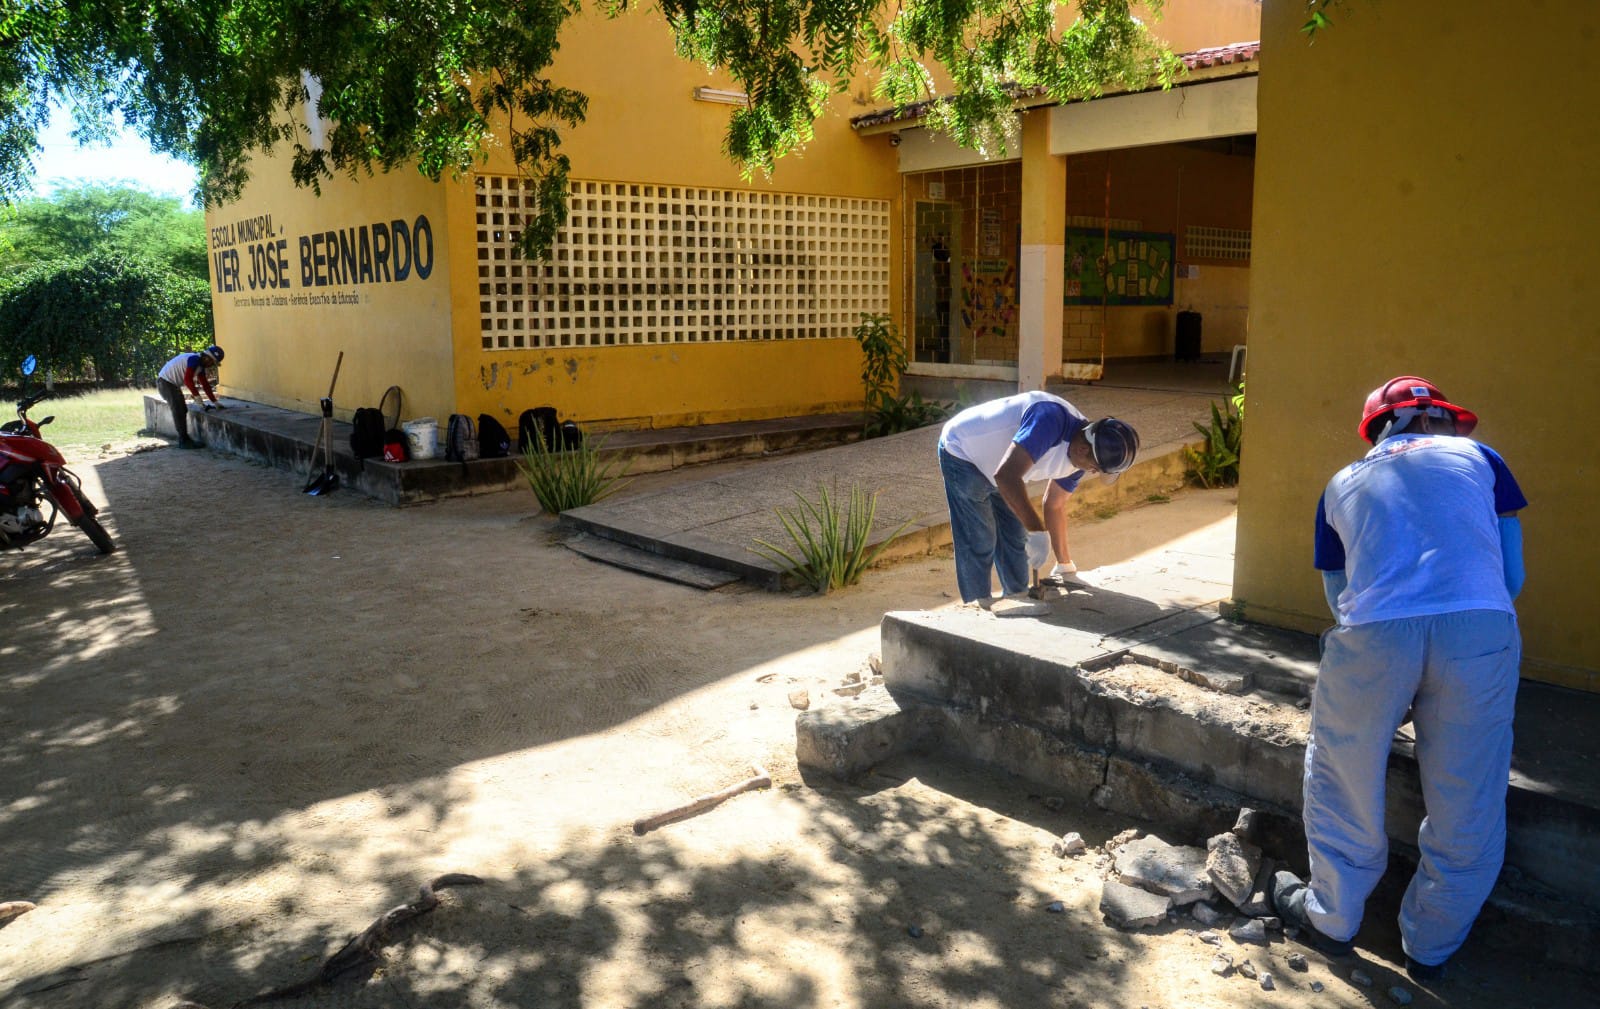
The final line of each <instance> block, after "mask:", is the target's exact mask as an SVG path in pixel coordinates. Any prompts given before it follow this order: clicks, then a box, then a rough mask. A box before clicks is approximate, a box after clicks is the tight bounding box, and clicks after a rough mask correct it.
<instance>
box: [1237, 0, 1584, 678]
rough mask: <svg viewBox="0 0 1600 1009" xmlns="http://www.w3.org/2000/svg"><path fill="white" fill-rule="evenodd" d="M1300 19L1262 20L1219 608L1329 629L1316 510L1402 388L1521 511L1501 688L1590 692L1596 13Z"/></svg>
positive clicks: (1283, 9) (1538, 8)
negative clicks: (1524, 684) (1515, 678)
mask: <svg viewBox="0 0 1600 1009" xmlns="http://www.w3.org/2000/svg"><path fill="white" fill-rule="evenodd" d="M1303 19H1304V5H1303V4H1301V3H1300V2H1298V0H1269V2H1268V3H1267V6H1266V9H1265V14H1264V17H1263V31H1262V37H1263V45H1262V49H1263V72H1262V77H1261V91H1260V106H1259V112H1260V132H1259V146H1258V152H1257V165H1256V203H1255V243H1254V249H1253V252H1254V261H1253V276H1252V278H1251V293H1250V304H1251V317H1252V318H1251V334H1250V335H1251V339H1250V348H1251V349H1250V372H1249V383H1248V397H1249V398H1248V402H1247V404H1246V415H1247V417H1248V425H1247V433H1246V435H1245V443H1246V448H1245V452H1244V460H1243V473H1242V480H1241V486H1240V491H1239V531H1238V554H1237V561H1236V568H1235V576H1234V591H1235V594H1236V597H1237V599H1238V600H1239V601H1240V602H1241V603H1242V604H1243V608H1244V614H1245V616H1246V617H1247V618H1251V619H1262V620H1267V621H1270V622H1274V623H1281V624H1287V625H1296V626H1304V627H1320V626H1325V625H1326V624H1327V623H1328V622H1329V620H1330V618H1329V617H1328V615H1327V611H1326V606H1325V604H1324V603H1323V600H1322V594H1321V591H1320V582H1319V580H1318V576H1317V575H1316V573H1315V572H1314V571H1313V570H1312V568H1311V549H1312V543H1311V524H1312V518H1313V514H1314V510H1315V507H1316V501H1317V497H1318V495H1319V494H1320V493H1321V491H1322V489H1323V487H1324V485H1325V483H1326V481H1327V479H1328V477H1329V476H1330V475H1331V474H1332V473H1333V472H1334V471H1336V470H1337V469H1338V468H1339V467H1340V466H1342V465H1344V464H1346V463H1348V462H1350V461H1351V460H1353V459H1355V458H1357V457H1358V456H1359V455H1360V454H1361V453H1362V450H1363V449H1364V447H1365V443H1364V442H1362V441H1360V440H1359V439H1358V437H1357V436H1356V434H1355V425H1356V422H1357V420H1358V419H1359V416H1360V410H1361V405H1362V401H1363V399H1364V398H1365V396H1366V394H1367V393H1368V392H1369V391H1370V390H1371V389H1372V388H1374V387H1375V386H1377V385H1379V384H1380V383H1381V382H1383V381H1385V380H1386V379H1388V378H1390V377H1392V376H1394V375H1397V374H1405V373H1416V374H1420V375H1423V376H1425V377H1427V378H1429V379H1431V380H1432V381H1434V382H1435V383H1437V384H1438V385H1439V386H1440V387H1442V388H1443V389H1444V390H1445V392H1446V393H1447V394H1449V396H1450V397H1451V398H1452V400H1454V401H1456V402H1458V403H1461V404H1462V405H1464V406H1467V407H1469V408H1471V409H1473V410H1476V411H1477V412H1478V413H1479V415H1480V416H1481V418H1482V421H1481V423H1480V425H1479V427H1478V431H1477V434H1476V436H1477V437H1478V438H1480V440H1482V441H1484V442H1485V443H1487V444H1489V445H1492V446H1493V447H1495V448H1496V449H1497V450H1499V451H1500V453H1501V454H1502V455H1503V456H1504V457H1505V459H1506V461H1507V462H1508V464H1509V465H1510V466H1511V468H1512V470H1513V472H1515V474H1516V475H1517V478H1518V480H1519V481H1520V482H1521V484H1522V487H1523V489H1524V491H1525V492H1526V493H1527V496H1528V499H1529V501H1530V506H1529V508H1528V510H1527V511H1526V512H1524V513H1523V523H1524V532H1525V537H1526V552H1527V569H1528V581H1527V587H1526V588H1525V590H1524V591H1523V594H1522V596H1521V598H1520V599H1519V600H1518V611H1519V614H1520V619H1521V624H1522V628H1523V633H1524V655H1525V662H1524V667H1523V671H1524V674H1525V675H1528V676H1530V677H1534V678H1537V679H1543V680H1548V681H1551V682H1557V683H1564V684H1568V685H1572V686H1579V687H1584V688H1587V689H1591V690H1593V689H1600V671H1597V669H1600V623H1597V622H1596V620H1595V619H1594V607H1595V598H1596V596H1595V591H1594V588H1593V586H1594V579H1595V572H1596V571H1597V570H1600V538H1597V537H1596V536H1594V535H1592V534H1591V533H1590V527H1591V526H1592V524H1593V522H1592V518H1591V513H1592V511H1593V506H1594V501H1595V500H1596V495H1597V491H1600V476H1597V472H1596V463H1595V460H1596V459H1597V458H1600V454H1597V453H1596V451H1595V450H1594V448H1593V446H1592V444H1591V438H1590V435H1589V432H1588V425H1587V424H1586V423H1585V419H1586V416H1587V409H1588V407H1589V406H1590V405H1591V404H1593V403H1594V402H1595V399H1596V393H1595V388H1596V378H1597V376H1600V350H1597V348H1600V315H1597V313H1596V312H1595V310H1594V306H1593V299H1592V298H1590V297H1589V291H1590V289H1591V287H1592V286H1593V274H1594V267H1595V263H1596V257H1595V252H1594V230H1595V222H1596V221H1597V220H1600V188H1597V187H1596V186H1595V184H1594V179H1595V165H1596V164H1600V130H1597V129H1596V128H1595V116H1594V114H1593V111H1592V110H1593V107H1594V105H1595V103H1596V99H1600V80H1597V78H1596V77H1595V74H1594V71H1593V67H1592V66H1591V62H1592V61H1591V60H1590V56H1591V49H1592V47H1593V40H1594V39H1595V38H1596V37H1597V36H1600V7H1596V6H1594V5H1590V4H1528V5H1518V6H1517V7H1516V8H1515V10H1514V11H1513V10H1510V9H1508V8H1507V7H1506V6H1505V5H1504V4H1502V3H1498V2H1494V0H1460V2H1458V3H1453V4H1449V5H1446V6H1444V7H1438V6H1435V5H1425V4H1384V5H1382V6H1381V7H1377V6H1370V5H1362V4H1357V5H1352V6H1350V7H1347V8H1346V9H1345V13H1344V15H1343V16H1342V17H1340V18H1339V19H1338V20H1337V22H1336V24H1335V26H1334V28H1333V29H1332V30H1330V31H1328V32H1325V33H1323V34H1321V35H1319V36H1318V38H1317V41H1316V44H1315V45H1313V46H1308V45H1307V44H1306V42H1305V39H1304V37H1303V36H1301V35H1300V34H1299V33H1298V28H1299V26H1300V23H1301V22H1302V21H1303ZM1508 19H1509V22H1510V24H1509V25H1508ZM1508 30H1512V31H1514V34H1515V36H1516V37H1517V38H1519V39H1534V40H1537V62H1538V72H1537V73H1534V74H1526V73H1520V72H1512V71H1511V70H1510V69H1509V68H1508V66H1507V64H1506V58H1507V51H1506V48H1505V41H1506V37H1507V32H1508Z"/></svg>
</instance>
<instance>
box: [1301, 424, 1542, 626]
mask: <svg viewBox="0 0 1600 1009" xmlns="http://www.w3.org/2000/svg"><path fill="white" fill-rule="evenodd" d="M1527 504H1528V501H1527V498H1525V497H1523V495H1522V489H1521V488H1520V487H1519V486H1518V485H1517V481H1516V478H1515V477H1513V476H1512V475H1511V471H1510V469H1508V468H1507V467H1506V464H1505V461H1504V460H1502V459H1501V458H1500V456H1499V455H1498V454H1497V453H1496V452H1495V451H1494V449H1491V448H1489V447H1488V446H1487V445H1481V444H1479V443H1478V442H1475V441H1473V440H1472V439H1470V438H1461V437H1453V436H1443V435H1424V434H1403V435H1396V436H1395V437H1393V438H1385V439H1384V440H1383V441H1382V442H1380V443H1378V444H1377V445H1375V446H1373V449H1372V451H1370V452H1368V453H1367V454H1366V457H1365V458H1363V459H1360V460H1358V461H1356V462H1354V463H1351V464H1350V465H1349V466H1346V467H1345V468H1344V469H1342V470H1340V471H1339V472H1338V473H1336V474H1334V477H1333V479H1332V480H1330V481H1328V487H1327V489H1326V490H1325V491H1323V493H1322V498H1321V499H1320V500H1319V501H1318V502H1317V524H1316V559H1315V563H1316V566H1317V568H1318V569H1320V570H1323V571H1339V570H1341V569H1342V570H1344V571H1345V573H1346V576H1347V579H1348V584H1347V585H1346V587H1345V589H1344V591H1342V592H1340V593H1339V598H1338V600H1337V614H1336V615H1337V616H1338V618H1339V623H1340V624H1343V625H1346V626H1350V625H1355V624H1365V623H1372V622H1374V621H1378V620H1400V619H1404V618H1407V617H1422V616H1431V615H1434V614H1439V613H1455V612H1458V611H1461V610H1501V611H1505V612H1508V613H1514V612H1516V611H1515V609H1514V608H1513V606H1512V603H1511V593H1510V592H1509V591H1508V590H1507V589H1506V576H1505V569H1504V565H1503V558H1502V555H1501V549H1500V527H1499V522H1498V518H1497V516H1498V515H1499V514H1501V513H1503V512H1513V511H1518V510H1520V509H1522V508H1525V507H1527Z"/></svg>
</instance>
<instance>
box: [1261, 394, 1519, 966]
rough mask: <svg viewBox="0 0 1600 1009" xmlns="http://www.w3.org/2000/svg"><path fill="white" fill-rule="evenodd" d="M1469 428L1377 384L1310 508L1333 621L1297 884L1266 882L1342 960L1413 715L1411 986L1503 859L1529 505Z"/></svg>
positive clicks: (1307, 931) (1378, 868) (1462, 936)
mask: <svg viewBox="0 0 1600 1009" xmlns="http://www.w3.org/2000/svg"><path fill="white" fill-rule="evenodd" d="M1477 421H1478V418H1477V416H1476V415H1474V414H1473V413H1472V412H1471V411H1469V410H1466V409H1463V408H1462V407H1459V406H1456V405H1455V404H1453V403H1451V402H1449V401H1448V400H1447V399H1446V398H1445V396H1444V394H1443V393H1442V392H1440V391H1439V389H1438V387H1437V386H1435V385H1433V384H1432V383H1431V382H1428V381H1427V380H1425V379H1421V378H1417V377H1416V376H1412V375H1405V376H1401V377H1399V378H1395V379H1393V380H1391V381H1389V382H1387V383H1385V384H1384V385H1382V386H1380V387H1379V388H1378V389H1376V390H1374V391H1373V392H1372V394H1371V395H1370V396H1368V397H1367V402H1366V406H1365V409H1364V411H1363V415H1362V418H1361V426H1360V433H1361V436H1362V437H1363V438H1365V439H1366V440H1367V441H1369V442H1371V443H1373V448H1372V450H1371V451H1369V452H1368V453H1367V454H1366V456H1365V457H1363V458H1362V459H1360V460H1358V461H1357V462H1354V463H1352V464H1350V465H1349V466H1346V467H1345V468H1344V469H1342V470H1340V471H1339V472H1338V473H1337V474H1335V475H1334V477H1333V479H1332V480H1330V481H1329V482H1328V486H1327V489H1326V490H1325V491H1324V492H1323V494H1322V497H1321V499H1320V500H1319V501H1318V502H1317V516H1316V545H1315V565H1316V567H1317V568H1318V570H1320V571H1321V572H1322V579H1323V588H1324V591H1325V594H1326V596H1327V599H1328V606H1329V608H1330V609H1331V610H1332V611H1333V614H1334V616H1335V617H1336V618H1337V620H1338V624H1337V626H1335V627H1333V628H1332V629H1330V630H1329V631H1328V632H1327V633H1326V634H1325V635H1324V636H1323V639H1322V661H1321V665H1320V668H1319V669H1318V673H1317V684H1316V689H1315V692H1314V695H1313V698H1312V706H1311V733H1310V737H1309V739H1308V741H1307V745H1306V773H1305V790H1304V801H1305V810H1304V817H1305V830H1306V841H1307V846H1308V848H1309V854H1310V864H1311V879H1310V882H1309V885H1308V884H1306V883H1303V882H1301V881H1300V879H1299V878H1298V877H1296V876H1294V875H1293V874H1292V873H1289V872H1279V873H1278V874H1277V875H1276V877H1275V878H1274V880H1273V887H1272V896H1273V899H1274V902H1275V904H1276V906H1277V908H1278V911H1279V914H1280V916H1282V917H1283V919H1284V921H1285V922H1286V923H1287V924H1291V925H1296V926H1298V927H1299V928H1300V929H1301V936H1302V938H1304V939H1306V940H1307V941H1308V942H1309V943H1310V944H1311V945H1313V946H1316V947H1318V948H1320V949H1322V950H1323V951H1324V952H1327V953H1330V954H1332V955H1341V954H1344V953H1348V952H1349V951H1350V949H1351V948H1352V940H1353V939H1354V937H1355V934H1356V931H1357V930H1358V929H1359V927H1360V925H1361V918H1362V910H1363V907H1364V905H1365V903H1366V900H1367V897H1368V896H1369V895H1370V894H1371V893H1372V890H1373V888H1374V887H1375V886H1376V885H1377V883H1378V880H1379V878H1380V877H1381V876H1382V875H1383V872H1384V870H1385V868H1386V867H1387V866H1388V834H1387V832H1386V831H1385V829H1384V781H1385V774H1386V771H1387V768H1388V761H1389V750H1390V747H1391V744H1392V741H1393V739H1394V734H1395V731H1396V730H1397V729H1398V728H1399V727H1400V726H1401V725H1402V724H1404V722H1405V721H1406V719H1407V717H1408V713H1409V718H1410V720H1411V721H1412V723H1413V725H1414V727H1415V731H1416V756H1417V764H1418V768H1419V770H1420V773H1421V777H1422V792H1423V797H1424V801H1425V804H1426V807H1427V808H1426V813H1427V815H1426V817H1425V818H1424V819H1423V821H1422V828H1421V830H1420V831H1419V833H1418V836H1417V847H1418V849H1419V850H1420V852H1421V863H1420V865H1419V866H1418V868H1417V872H1416V874H1415V876H1413V878H1412V879H1411V882H1410V885H1409V886H1408V887H1407V889H1406V893H1405V898H1404V901H1403V903H1402V904H1401V908H1400V935H1401V942H1402V945H1403V946H1404V948H1405V954H1406V968H1407V970H1408V971H1409V972H1410V974H1411V976H1412V977H1413V979H1416V980H1421V981H1426V980H1430V979H1433V978H1436V977H1438V976H1439V975H1440V974H1442V972H1443V969H1444V964H1445V961H1446V960H1448V959H1449V957H1450V955H1451V954H1452V953H1454V952H1455V951H1456V950H1457V949H1458V948H1459V947H1460V946H1461V944H1462V943H1463V942H1464V941H1465V940H1466V937H1467V932H1468V930H1469V929H1470V928H1471V927H1472V923H1473V921H1474V920H1475V919H1476V918H1477V916H1478V911H1479V910H1480V908H1481V907H1482V906H1483V902H1484V900H1485V899H1486V898H1487V897H1488V895H1489V891H1490V889H1491V888H1492V887H1493V886H1494V882H1495V879H1496V877H1497V876H1498V875H1499V873H1500V867H1501V862H1502V861H1503V859H1504V856H1505V836H1506V826H1505V824H1506V789H1507V782H1508V780H1509V775H1510V769H1511V723H1512V718H1513V715H1514V714H1515V703H1516V694H1517V679H1518V666H1519V664H1520V660H1521V653H1522V639H1521V635H1520V633H1519V631H1518V629H1517V615H1516V610H1515V609H1514V607H1513V604H1512V600H1514V599H1515V598H1516V596H1517V593H1518V592H1519V591H1520V590H1521V588H1522V582H1523V577H1524V575H1523V562H1522V528H1521V524H1520V520H1519V519H1518V517H1517V513H1518V512H1519V511H1521V510H1522V509H1523V508H1524V507H1526V506H1527V503H1528V502H1527V499H1526V498H1524V497H1523V494H1522V490H1521V488H1520V487H1519V486H1518V485H1517V481H1516V478H1515V477H1513V476H1512V475H1511V470H1510V469H1509V468H1508V467H1507V466H1506V464H1505V461H1504V460H1502V459H1501V458H1500V456H1499V455H1498V454H1497V453H1496V452H1495V451H1494V450H1493V449H1491V448H1489V447H1488V446H1487V445H1483V444H1480V443H1479V442H1476V441H1473V440H1472V439H1470V438H1468V437H1467V435H1468V434H1470V433H1471V431H1472V430H1473V428H1474V427H1475V426H1476V424H1477Z"/></svg>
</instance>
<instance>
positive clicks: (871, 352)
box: [855, 312, 951, 438]
mask: <svg viewBox="0 0 1600 1009" xmlns="http://www.w3.org/2000/svg"><path fill="white" fill-rule="evenodd" d="M855 336H856V341H857V342H858V343H860V344H861V356H862V364H861V385H862V388H863V389H864V390H865V391H866V397H867V422H866V426H865V427H864V428H863V429H862V435H863V436H864V437H867V438H880V437H882V436H884V435H888V434H899V433H900V432H901V431H910V430H912V429H913V428H918V427H923V426H925V425H927V424H933V423H936V422H938V421H941V420H944V419H945V418H946V417H948V416H949V415H950V412H951V408H950V404H948V403H941V402H938V401H936V400H925V399H923V398H922V394H921V393H920V392H910V393H907V394H906V395H904V396H896V395H895V390H896V389H897V388H898V387H899V385H900V376H901V375H903V374H904V373H905V370H906V348H905V341H903V340H901V339H900V334H899V333H898V332H896V331H895V327H894V323H892V322H890V321H889V317H888V316H887V315H875V314H873V313H871V312H862V313H861V321H860V322H858V323H857V324H856V328H855Z"/></svg>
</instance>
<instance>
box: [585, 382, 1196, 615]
mask: <svg viewBox="0 0 1600 1009" xmlns="http://www.w3.org/2000/svg"><path fill="white" fill-rule="evenodd" d="M1225 371H1226V368H1225V367H1223V366H1220V365H1216V364H1211V365H1139V366H1127V367H1126V368H1125V369H1124V371H1123V378H1122V382H1123V383H1124V384H1121V385H1116V386H1112V385H1108V384H1104V383H1102V384H1100V385H1095V386H1064V387H1061V388H1059V389H1055V390H1053V391H1055V392H1057V393H1058V394H1059V395H1061V396H1063V397H1064V398H1066V399H1068V400H1069V401H1070V402H1072V403H1073V405H1075V406H1077V407H1078V409H1080V410H1082V411H1083V412H1084V414H1085V415H1087V416H1089V417H1099V416H1105V415H1111V416H1116V417H1120V418H1122V419H1123V420H1126V421H1127V422H1128V423H1130V424H1132V425H1133V426H1134V428H1135V429H1136V430H1138V432H1139V436H1140V441H1141V444H1142V447H1141V450H1140V453H1139V461H1138V462H1137V464H1135V466H1134V467H1133V468H1132V470H1130V471H1129V472H1128V473H1127V474H1125V475H1124V476H1123V477H1122V478H1121V479H1120V480H1118V481H1117V482H1116V483H1115V484H1113V485H1110V486H1107V485H1105V484H1104V483H1102V482H1101V481H1100V480H1098V479H1096V478H1092V477H1091V478H1089V479H1086V480H1084V481H1083V484H1082V485H1081V486H1080V487H1079V490H1078V492H1077V493H1076V494H1074V495H1073V499H1072V500H1073V509H1074V514H1077V515H1084V514H1095V513H1104V512H1105V511H1107V510H1108V509H1121V508H1126V507H1131V506H1132V505H1135V504H1141V503H1143V502H1145V501H1146V500H1147V499H1148V498H1149V497H1151V496H1152V495H1170V494H1171V493H1172V492H1174V491H1175V490H1177V489H1178V488H1180V487H1182V486H1183V484H1184V472H1185V465H1184V460H1183V454H1182V449H1183V447H1184V446H1185V445H1189V444H1196V443H1198V442H1199V441H1200V436H1199V434H1198V433H1197V432H1196V431H1195V429H1194V424H1195V423H1196V422H1205V421H1208V420H1209V418H1210V415H1211V405H1212V404H1213V403H1216V402H1218V401H1219V397H1220V396H1221V395H1222V394H1223V391H1224V390H1223V384H1222V383H1223V378H1224V373H1225ZM938 440H939V427H938V425H934V426H930V427H925V428H921V429H918V430H915V431H908V432H905V433H903V434H898V435H891V436H889V437H887V438H874V439H870V440H868V441H862V442H856V443H852V444H848V445H840V446H837V447H834V448H828V449H823V450H820V451H815V452H808V453H805V454H804V455H796V456H789V457H786V458H780V459H770V460H767V461H765V462H763V463H762V464H761V465H760V466H752V467H747V468H745V469H741V470H739V471H737V472H733V473H728V474H724V475H721V476H717V477H715V478H712V479H707V480H703V481H698V482H694V483H683V484H679V485H676V486H673V487H668V488H664V489H662V490H659V491H656V492H653V493H648V494H635V495H629V496H627V497H626V498H623V499H621V500H616V501H602V502H600V503H598V504H594V505H589V506H587V507H584V508H576V509H573V510H571V511H567V512H563V513H562V515H561V524H562V526H564V527H566V528H568V529H570V530H573V531H576V532H583V533H587V534H589V535H590V536H593V537H597V538H600V539H603V540H607V541H611V542H614V543H620V544H623V545H625V546H627V547H630V548H633V549H634V550H638V551H642V552H645V553H647V554H652V555H655V556H656V557H663V558H667V559H669V560H672V561H678V562H684V563H686V564H688V565H691V568H690V569H689V571H690V577H688V578H684V579H682V580H685V581H689V582H690V583H691V584H704V585H705V586H706V587H712V586H714V585H715V583H716V579H714V578H708V579H706V581H704V582H703V583H702V582H696V581H694V580H693V574H692V572H693V570H694V568H704V569H711V570H714V571H722V572H727V573H729V574H730V575H731V576H735V577H737V578H742V579H743V580H745V581H747V582H751V583H753V584H757V585H760V586H763V587H766V588H771V589H777V588H780V587H782V586H783V585H784V583H785V580H784V576H783V572H782V566H781V565H780V563H778V562H777V561H774V560H772V559H770V558H768V557H766V556H764V555H762V554H761V553H758V552H757V551H756V550H755V549H754V548H755V546H756V541H757V540H765V541H766V542H768V543H772V544H774V545H777V546H779V547H782V548H783V549H785V550H789V551H790V552H793V546H792V542H791V540H790V539H789V537H788V535H787V533H785V531H784V529H783V527H782V525H781V523H780V522H779V520H778V517H777V510H778V509H780V508H781V509H784V510H786V511H790V512H792V511H794V510H795V509H797V507H798V505H799V501H798V498H797V497H796V495H803V496H804V497H805V498H806V499H808V500H809V501H811V502H813V503H815V502H817V501H818V500H819V498H820V493H819V488H820V489H825V490H826V491H827V492H828V494H829V496H830V497H831V498H834V499H835V500H841V499H842V500H846V501H847V500H848V498H849V495H850V492H851V489H852V488H858V489H860V490H861V491H862V492H863V493H865V494H868V495H872V494H876V495H877V518H876V524H875V526H874V533H873V535H872V536H871V537H870V538H869V541H870V542H871V543H872V544H873V545H874V546H876V545H877V544H879V543H882V542H883V541H884V540H885V539H888V538H890V537H893V543H892V544H890V545H889V546H888V547H887V548H886V549H885V552H884V556H885V557H886V558H893V557H899V556H908V555H912V554H917V553H926V552H927V551H929V550H932V549H935V548H937V547H939V546H942V545H944V544H946V543H949V542H950V519H949V512H948V510H947V508H946V505H945V498H944V484H943V481H942V479H941V477H940V475H939V466H938V461H937V456H936V447H937V445H938ZM1040 489H1041V488H1035V490H1036V491H1037V490H1040ZM574 546H575V548H577V549H579V550H580V552H586V553H587V552H591V551H590V549H589V548H588V547H586V545H585V544H584V543H583V542H581V541H580V542H578V543H575V544H574ZM591 556H595V557H596V559H601V560H606V561H608V562H610V563H616V564H621V565H622V566H636V567H637V568H638V569H640V570H644V571H648V572H650V573H652V574H656V575H659V576H662V577H668V578H674V577H677V575H676V574H675V573H674V571H673V570H672V569H668V568H658V567H656V566H655V564H654V562H653V561H652V560H651V559H650V558H640V557H636V556H635V557H634V558H633V560H632V561H630V560H629V555H628V554H626V553H615V552H610V551H607V552H605V553H604V554H603V555H602V554H601V553H599V552H594V553H591Z"/></svg>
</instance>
